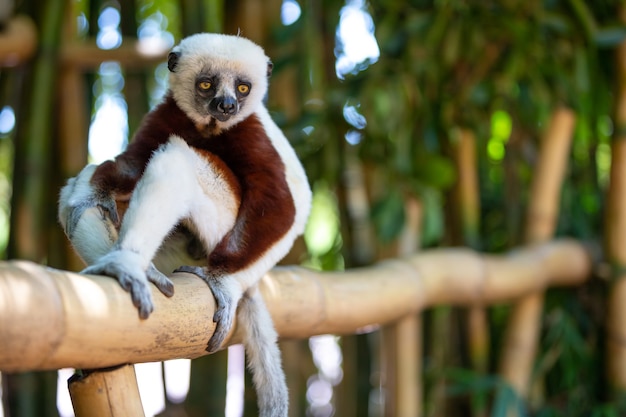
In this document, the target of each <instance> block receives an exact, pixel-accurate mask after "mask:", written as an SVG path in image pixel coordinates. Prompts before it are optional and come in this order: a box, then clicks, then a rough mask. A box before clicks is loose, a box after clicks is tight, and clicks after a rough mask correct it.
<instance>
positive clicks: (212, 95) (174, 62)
mask: <svg viewBox="0 0 626 417" xmlns="http://www.w3.org/2000/svg"><path fill="white" fill-rule="evenodd" d="M168 68H169V69H170V90H171V91H172V93H173V96H174V99H175V100H176V102H177V104H178V106H179V107H180V108H181V109H182V110H183V111H184V112H185V113H186V114H187V115H188V116H189V117H190V118H191V119H192V120H193V121H194V122H195V123H196V124H200V125H206V126H209V127H211V128H212V129H213V130H216V131H219V130H222V129H226V128H228V127H230V126H233V125H235V124H237V123H239V122H240V121H242V120H244V119H245V118H246V117H248V116H249V115H250V114H252V113H253V112H254V110H255V109H256V108H257V106H259V105H262V101H263V97H264V96H265V94H266V92H267V84H268V83H267V78H268V76H269V74H270V73H271V62H270V61H269V59H268V58H267V57H266V56H265V53H264V52H263V49H261V48H260V47H259V46H257V45H256V44H254V43H253V42H251V41H249V40H247V39H245V38H241V37H238V36H228V35H218V34H208V33H203V34H198V35H193V36H190V37H188V38H185V39H183V41H182V42H181V43H180V44H179V45H178V46H176V47H175V48H174V49H173V50H172V52H171V53H170V55H169V58H168Z"/></svg>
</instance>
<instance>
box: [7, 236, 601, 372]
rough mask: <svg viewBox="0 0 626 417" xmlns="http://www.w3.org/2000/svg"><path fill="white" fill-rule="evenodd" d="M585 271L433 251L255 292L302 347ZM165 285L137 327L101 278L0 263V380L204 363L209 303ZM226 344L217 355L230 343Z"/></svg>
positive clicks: (546, 252)
mask: <svg viewBox="0 0 626 417" xmlns="http://www.w3.org/2000/svg"><path fill="white" fill-rule="evenodd" d="M590 271H591V260H590V258H589V256H588V253H587V251H586V249H585V248H584V247H583V246H582V245H581V244H580V243H578V242H576V241H573V240H558V241H554V242H550V243H545V244H543V245H534V246H529V247H526V248H520V249H519V250H517V251H514V252H512V253H510V254H509V255H507V256H495V255H483V254H479V253H477V252H475V251H472V250H469V249H434V250H430V251H425V252H423V253H422V254H420V255H416V256H413V257H408V258H405V259H402V260H400V259H398V260H389V261H385V262H381V263H379V264H376V265H375V266H372V267H367V268H355V269H353V270H348V271H345V272H326V273H322V272H315V271H311V270H307V269H304V268H298V267H280V268H275V269H274V270H272V272H271V273H270V274H268V275H267V276H265V277H264V278H263V280H262V281H261V284H260V287H261V291H262V293H263V296H264V298H265V300H266V303H267V304H268V306H269V309H270V313H271V314H272V317H273V318H274V322H275V325H276V328H277V330H278V332H279V334H280V335H281V336H282V337H285V338H305V337H310V336H312V335H317V334H327V333H333V334H347V333H353V332H356V331H359V330H360V329H363V328H364V327H365V326H370V325H372V324H385V323H390V322H393V321H396V320H398V319H400V318H402V317H404V316H406V315H407V314H409V313H417V312H419V311H420V310H421V309H423V308H426V307H428V306H432V305H435V304H457V305H471V304H474V303H479V302H480V303H485V304H488V303H496V302H498V303H501V302H506V301H511V300H513V299H514V298H516V297H520V296H523V295H526V294H529V293H533V292H537V291H540V290H542V289H544V288H546V287H547V286H560V285H577V284H580V283H582V282H584V281H585V280H586V279H587V278H588V276H589V273H590ZM172 279H173V280H174V283H175V285H176V294H175V295H174V296H173V297H172V298H167V297H165V296H163V295H162V294H160V293H159V292H158V290H156V289H153V297H154V303H155V311H154V313H152V315H151V316H150V318H149V319H148V320H140V319H139V317H138V315H137V311H136V309H135V308H134V307H133V305H132V302H131V300H130V296H129V295H128V293H126V292H125V291H124V290H123V289H122V288H121V287H120V286H119V284H118V283H117V282H116V281H115V280H113V279H111V278H108V277H100V276H84V275H79V274H76V273H71V272H67V271H61V270H55V269H51V268H45V267H42V266H40V265H38V264H35V263H32V262H28V261H10V262H2V263H0V370H1V371H7V372H15V371H22V370H34V369H40V370H41V369H59V368H65V367H72V368H86V369H94V368H104V367H109V366H115V365H117V364H121V363H139V362H152V361H161V360H167V359H175V358H195V357H198V356H201V355H204V354H206V352H205V350H204V349H205V347H206V342H207V340H208V338H209V337H210V336H211V334H212V332H213V322H212V318H213V312H214V308H215V305H214V300H213V297H212V295H211V293H210V291H209V289H208V287H207V286H206V284H204V283H203V281H201V280H200V279H198V278H197V277H196V276H194V275H190V274H182V273H178V274H173V275H172ZM231 336H234V337H231ZM231 336H229V339H228V340H227V342H226V343H225V344H232V343H235V342H238V341H239V340H240V337H238V336H237V335H236V334H235V335H233V334H231Z"/></svg>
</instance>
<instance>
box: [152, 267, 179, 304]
mask: <svg viewBox="0 0 626 417" xmlns="http://www.w3.org/2000/svg"><path fill="white" fill-rule="evenodd" d="M146 276H147V277H148V281H150V282H151V283H153V284H154V285H155V286H156V287H157V288H158V289H159V291H161V292H162V293H163V294H164V295H165V296H167V297H171V296H173V295H174V283H173V282H172V281H171V280H170V279H169V278H168V277H167V276H166V275H165V274H163V273H162V272H161V271H159V270H158V269H156V266H154V264H153V263H152V262H150V265H149V266H148V270H147V271H146Z"/></svg>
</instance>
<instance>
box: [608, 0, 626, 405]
mask: <svg viewBox="0 0 626 417" xmlns="http://www.w3.org/2000/svg"><path fill="white" fill-rule="evenodd" d="M621 21H622V22H626V7H622V8H621ZM616 55H617V56H616V58H617V59H616V62H617V88H618V91H617V93H616V94H617V96H616V97H617V98H616V100H617V101H616V104H615V135H614V137H613V143H612V150H611V173H610V186H609V191H608V198H607V217H606V224H605V227H606V243H605V246H606V254H607V258H608V260H609V261H610V262H611V264H612V265H613V266H614V268H615V269H614V273H613V285H612V287H611V291H610V294H609V298H608V313H607V365H606V366H607V368H606V373H607V378H608V382H609V385H610V387H611V388H612V390H613V391H615V392H617V393H623V392H624V391H626V328H625V327H624V325H623V319H624V317H625V316H626V303H625V302H624V300H626V280H624V279H623V278H625V277H626V272H625V269H624V268H625V267H626V245H625V244H624V236H626V130H625V127H626V42H622V43H621V44H620V45H619V47H618V48H617V54H616Z"/></svg>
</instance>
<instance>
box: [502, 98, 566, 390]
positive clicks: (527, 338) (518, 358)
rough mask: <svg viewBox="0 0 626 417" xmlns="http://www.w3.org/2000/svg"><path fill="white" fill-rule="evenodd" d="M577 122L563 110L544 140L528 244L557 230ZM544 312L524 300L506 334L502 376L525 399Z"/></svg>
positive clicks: (537, 300)
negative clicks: (568, 160) (566, 171)
mask: <svg viewBox="0 0 626 417" xmlns="http://www.w3.org/2000/svg"><path fill="white" fill-rule="evenodd" d="M574 122H575V115H574V112H573V111H572V110H570V109H567V108H565V107H560V108H558V109H556V110H555V112H554V113H553V114H552V118H551V119H550V123H549V125H548V129H547V131H546V132H545V135H544V137H543V140H542V143H541V152H540V154H539V160H538V161H537V165H536V167H535V175H534V178H533V183H532V188H531V194H530V201H529V207H528V212H527V224H526V235H525V240H526V242H527V243H537V242H541V241H545V240H548V239H549V238H550V237H551V236H552V235H553V233H554V230H555V228H556V224H557V216H558V209H559V202H560V196H561V185H562V182H563V178H564V176H565V170H566V167H567V159H568V154H569V148H570V143H571V137H572V132H573V130H574ZM542 309H543V293H536V294H532V295H529V296H527V297H525V298H523V299H521V300H520V301H519V302H518V303H517V304H516V305H515V306H514V307H513V311H512V312H511V317H510V318H509V323H508V327H507V332H506V334H505V340H504V348H503V352H502V357H501V362H500V373H501V374H502V376H503V378H504V379H505V380H506V381H508V382H509V383H510V384H511V385H512V387H513V388H514V389H515V391H516V392H517V393H518V394H519V395H520V396H522V397H526V396H527V394H528V386H529V383H530V379H531V372H532V369H533V362H534V358H535V354H536V351H537V345H538V339H539V330H540V322H541V320H540V319H541V312H542Z"/></svg>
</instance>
